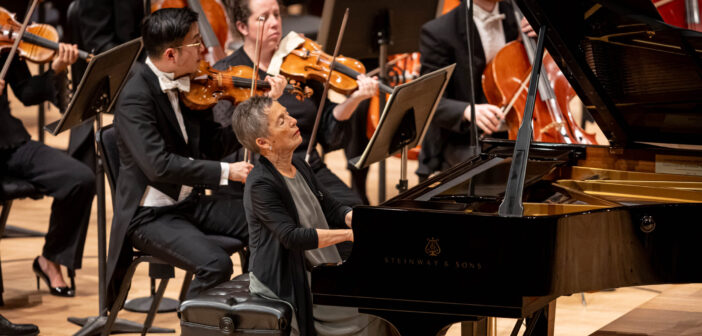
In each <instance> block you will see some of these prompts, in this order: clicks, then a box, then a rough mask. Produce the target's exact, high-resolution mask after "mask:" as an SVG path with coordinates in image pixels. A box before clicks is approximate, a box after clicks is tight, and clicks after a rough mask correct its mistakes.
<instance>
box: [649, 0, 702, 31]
mask: <svg viewBox="0 0 702 336" xmlns="http://www.w3.org/2000/svg"><path fill="white" fill-rule="evenodd" d="M653 5H654V6H656V9H657V10H658V13H660V14H661V17H662V18H663V21H665V23H668V24H672V25H674V26H678V27H680V28H686V29H690V30H696V31H702V21H701V19H700V18H701V17H702V1H701V0H653Z"/></svg>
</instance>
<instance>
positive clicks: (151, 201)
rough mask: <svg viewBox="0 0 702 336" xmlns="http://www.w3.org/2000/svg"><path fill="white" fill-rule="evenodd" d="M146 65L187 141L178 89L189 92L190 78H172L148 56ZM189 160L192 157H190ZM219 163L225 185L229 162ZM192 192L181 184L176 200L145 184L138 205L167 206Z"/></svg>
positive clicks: (221, 177)
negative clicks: (156, 80) (153, 75)
mask: <svg viewBox="0 0 702 336" xmlns="http://www.w3.org/2000/svg"><path fill="white" fill-rule="evenodd" d="M145 63H146V65H147V66H148V67H149V68H150V69H151V71H153V72H154V74H156V77H157V78H158V83H159V86H160V87H161V90H162V91H163V92H165V93H166V95H168V100H169V101H170V103H171V107H172V108H173V111H174V112H175V117H176V119H177V120H178V126H180V132H181V135H182V136H183V139H184V140H185V143H186V144H187V143H188V132H187V131H186V129H185V122H184V121H183V113H181V111H180V100H179V97H178V95H179V93H180V92H179V91H183V92H189V91H190V78H189V77H188V76H183V77H180V78H178V79H174V78H173V77H174V74H173V73H171V72H163V71H161V70H159V69H158V68H157V67H156V66H155V65H154V64H153V62H151V59H150V58H146V62H145ZM190 159H191V160H192V159H193V158H190ZM220 165H221V167H222V174H221V175H220V180H219V184H220V185H227V184H228V183H229V164H228V163H226V162H220ZM192 192H193V187H191V186H186V185H183V186H182V187H181V188H180V194H179V195H178V200H177V201H176V200H174V199H173V198H171V197H170V196H168V195H166V194H165V193H163V192H161V191H160V190H158V189H156V188H154V187H152V186H147V187H146V190H145V191H144V196H142V198H141V202H140V204H139V205H141V206H150V207H160V206H167V205H173V204H175V203H176V202H180V201H182V200H184V199H185V198H187V197H188V196H189V195H190V194H191V193H192Z"/></svg>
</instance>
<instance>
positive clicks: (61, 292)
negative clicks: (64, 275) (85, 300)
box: [32, 257, 76, 297]
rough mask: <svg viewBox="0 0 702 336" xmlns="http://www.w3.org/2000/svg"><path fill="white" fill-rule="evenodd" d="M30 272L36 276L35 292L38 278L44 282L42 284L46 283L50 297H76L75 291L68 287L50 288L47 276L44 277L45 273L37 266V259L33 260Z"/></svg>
mask: <svg viewBox="0 0 702 336" xmlns="http://www.w3.org/2000/svg"><path fill="white" fill-rule="evenodd" d="M32 270H34V274H35V275H36V276H37V290H39V278H41V279H43V280H44V283H46V286H47V287H49V293H51V295H55V296H65V297H73V296H75V295H76V291H75V289H74V288H71V287H68V286H65V287H51V281H50V280H49V276H48V275H46V273H44V271H43V270H42V269H41V266H39V257H36V258H35V259H34V263H33V264H32ZM71 283H74V282H73V280H71Z"/></svg>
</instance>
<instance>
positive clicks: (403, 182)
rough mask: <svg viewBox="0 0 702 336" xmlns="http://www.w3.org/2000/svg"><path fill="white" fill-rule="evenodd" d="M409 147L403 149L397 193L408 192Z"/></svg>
mask: <svg viewBox="0 0 702 336" xmlns="http://www.w3.org/2000/svg"><path fill="white" fill-rule="evenodd" d="M407 152H408V149H407V146H404V147H402V156H401V159H400V182H398V183H397V191H399V192H400V193H403V192H405V191H407V185H408V181H407Z"/></svg>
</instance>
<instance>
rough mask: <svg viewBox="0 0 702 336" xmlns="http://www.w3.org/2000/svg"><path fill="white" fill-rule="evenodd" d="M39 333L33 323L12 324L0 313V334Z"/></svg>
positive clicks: (24, 335)
mask: <svg viewBox="0 0 702 336" xmlns="http://www.w3.org/2000/svg"><path fill="white" fill-rule="evenodd" d="M37 334H39V328H38V327H37V326H35V325H33V324H14V323H12V322H10V321H8V320H7V319H6V318H5V317H3V316H2V315H0V335H3V336H5V335H8V336H11V335H12V336H14V335H19V336H34V335H37Z"/></svg>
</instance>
